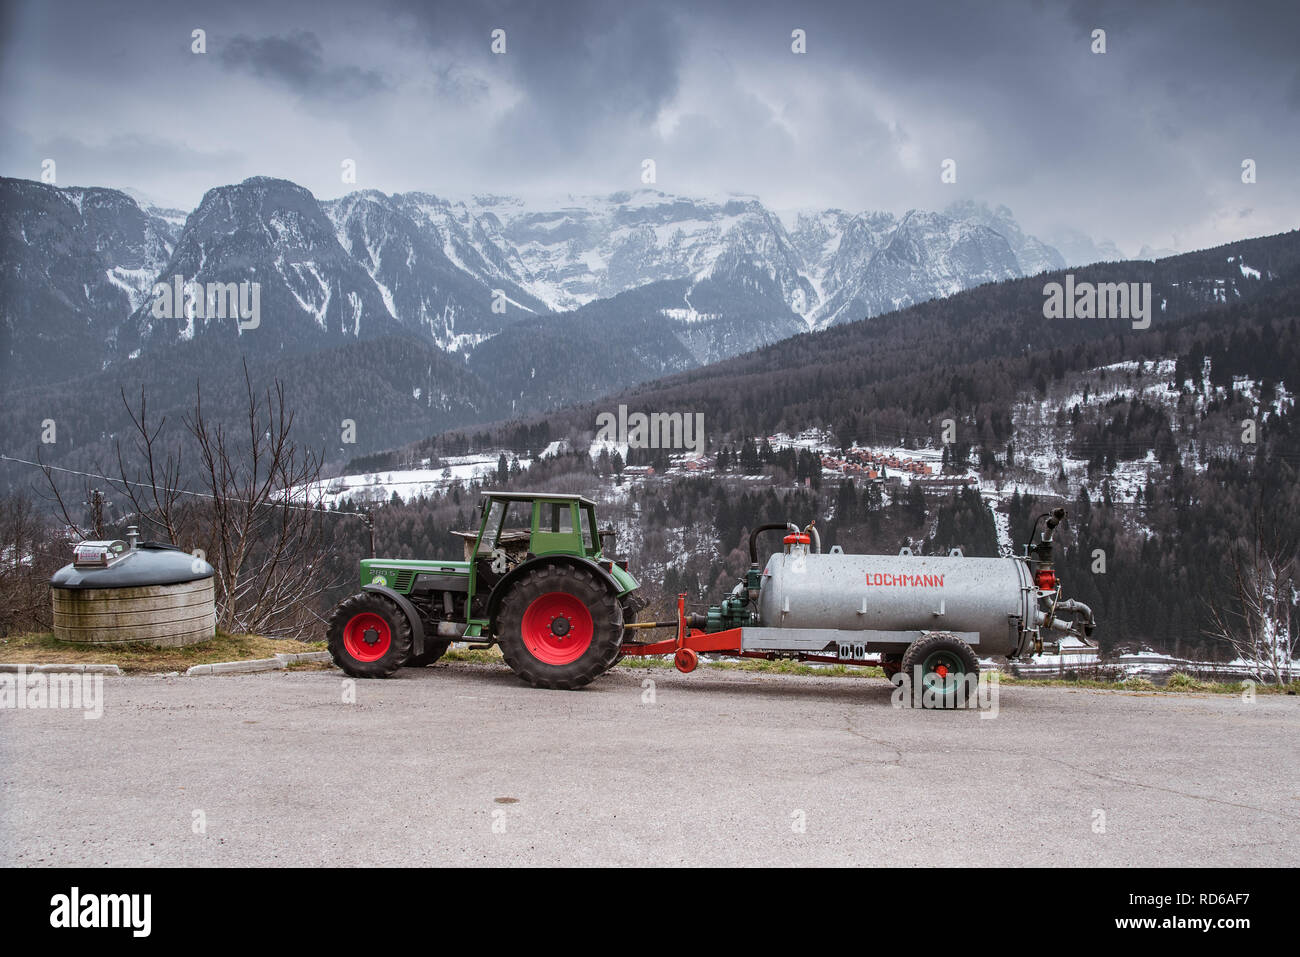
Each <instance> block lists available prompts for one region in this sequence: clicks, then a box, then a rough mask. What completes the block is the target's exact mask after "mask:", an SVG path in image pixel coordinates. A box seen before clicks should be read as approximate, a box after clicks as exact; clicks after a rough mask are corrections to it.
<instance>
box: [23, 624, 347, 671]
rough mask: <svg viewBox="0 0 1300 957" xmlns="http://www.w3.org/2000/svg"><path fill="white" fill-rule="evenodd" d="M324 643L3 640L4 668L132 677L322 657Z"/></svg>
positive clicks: (220, 638)
mask: <svg viewBox="0 0 1300 957" xmlns="http://www.w3.org/2000/svg"><path fill="white" fill-rule="evenodd" d="M324 650H325V643H324V642H323V641H313V642H303V641H294V640H292V639H286V638H263V637H261V636H259V635H227V634H222V633H218V634H217V636H216V637H215V638H211V639H209V640H207V641H203V642H199V643H198V644H196V645H186V646H184V647H183V648H155V647H153V646H152V645H147V644H144V643H143V642H130V643H127V644H122V645H112V646H109V645H85V644H79V643H72V642H66V641H58V640H57V639H55V637H54V636H53V635H51V634H28V635H14V636H12V637H9V638H0V662H3V663H7V664H20V663H22V664H87V665H89V664H104V665H117V666H118V667H119V668H121V669H122V670H123V671H125V672H128V673H132V674H141V673H155V672H160V671H161V672H166V671H184V670H185V669H186V668H189V667H190V666H191V665H206V664H212V663H213V662H217V661H247V660H249V659H252V658H270V657H272V656H274V655H275V654H277V653H279V654H301V653H302V652H305V651H324Z"/></svg>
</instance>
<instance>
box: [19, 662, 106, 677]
mask: <svg viewBox="0 0 1300 957" xmlns="http://www.w3.org/2000/svg"><path fill="white" fill-rule="evenodd" d="M20 670H21V671H25V672H28V673H31V672H33V671H44V672H61V673H63V674H68V673H72V674H78V675H120V674H121V673H122V669H121V668H119V667H118V666H117V665H35V664H21V663H20V664H6V663H0V672H17V671H20Z"/></svg>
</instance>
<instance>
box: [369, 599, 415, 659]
mask: <svg viewBox="0 0 1300 957" xmlns="http://www.w3.org/2000/svg"><path fill="white" fill-rule="evenodd" d="M361 590H362V591H368V592H374V593H375V594H376V595H383V596H384V597H385V598H387V599H388V600H389V601H391V602H392V603H393V604H394V605H396V606H397V607H398V608H400V609H401V610H402V614H403V615H405V616H406V621H407V623H408V624H410V626H411V654H413V655H422V654H424V622H422V621H421V620H420V613H419V612H418V611H416V610H415V606H414V605H412V604H411V602H410V601H409V600H408V599H407V597H406V596H405V595H402V594H399V593H398V592H395V591H393V590H392V589H391V588H389V587H388V586H387V585H362V586H361Z"/></svg>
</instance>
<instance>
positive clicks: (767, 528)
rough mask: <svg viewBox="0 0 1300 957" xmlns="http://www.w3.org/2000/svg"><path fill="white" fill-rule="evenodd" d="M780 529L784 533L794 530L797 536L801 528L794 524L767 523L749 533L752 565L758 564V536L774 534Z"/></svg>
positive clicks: (750, 561)
mask: <svg viewBox="0 0 1300 957" xmlns="http://www.w3.org/2000/svg"><path fill="white" fill-rule="evenodd" d="M778 529H780V530H781V531H783V532H784V531H786V530H787V529H789V530H793V531H794V532H795V534H798V532H799V526H798V525H796V524H794V522H767V523H765V524H763V525H760V526H758V527H757V528H756V529H754V530H753V531H752V532H750V533H749V563H750V564H751V565H757V564H758V536H759V535H761V534H763V533H764V532H774V531H776V530H778Z"/></svg>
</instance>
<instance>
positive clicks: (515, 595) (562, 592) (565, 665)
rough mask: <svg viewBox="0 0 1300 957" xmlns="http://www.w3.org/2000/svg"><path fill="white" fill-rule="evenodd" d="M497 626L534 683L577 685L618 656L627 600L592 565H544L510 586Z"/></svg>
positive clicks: (515, 664) (504, 650)
mask: <svg viewBox="0 0 1300 957" xmlns="http://www.w3.org/2000/svg"><path fill="white" fill-rule="evenodd" d="M492 631H493V633H494V634H496V636H497V641H498V643H499V644H500V646H501V654H502V656H503V657H504V658H505V660H506V664H507V665H509V666H510V669H511V670H512V671H514V673H515V674H517V675H518V676H519V677H520V678H522V679H523V680H524V681H527V682H528V683H529V684H531V685H532V686H533V687H534V688H556V689H560V690H564V691H572V690H575V689H577V688H581V687H583V686H584V685H586V684H589V683H590V682H591V681H592V680H593V679H595V678H598V677H599V676H600V675H602V674H604V673H605V672H606V671H608V670H609V669H610V667H611V666H612V665H613V664H614V661H615V659H616V658H618V654H619V651H620V649H621V648H622V647H623V606H622V605H621V604H619V601H618V598H617V597H615V596H614V595H612V594H610V592H609V589H608V588H606V587H605V584H604V583H603V582H601V581H600V580H599V579H598V578H597V577H596V576H595V575H594V574H592V573H591V572H590V571H587V570H586V569H583V568H575V567H573V566H571V565H558V564H557V565H543V566H541V567H540V568H534V569H531V570H530V571H529V572H527V573H526V574H525V575H524V576H523V578H521V579H519V581H517V582H515V583H514V585H512V586H511V587H510V591H509V592H508V593H507V594H506V596H505V598H504V599H503V600H502V602H501V607H500V608H499V609H498V611H497V617H496V623H495V625H494V626H493V629H492Z"/></svg>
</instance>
